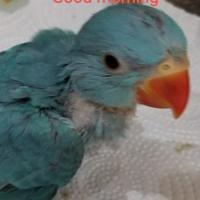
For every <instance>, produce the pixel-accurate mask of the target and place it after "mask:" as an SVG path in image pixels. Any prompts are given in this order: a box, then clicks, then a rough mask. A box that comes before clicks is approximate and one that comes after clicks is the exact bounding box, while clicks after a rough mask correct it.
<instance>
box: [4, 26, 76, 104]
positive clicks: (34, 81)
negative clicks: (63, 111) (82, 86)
mask: <svg viewBox="0 0 200 200" xmlns="http://www.w3.org/2000/svg"><path fill="white" fill-rule="evenodd" d="M74 38H75V35H74V34H73V33H71V32H64V31H62V30H61V29H52V30H44V31H41V32H39V33H38V34H37V35H36V36H35V37H34V38H33V40H32V41H31V42H27V43H24V44H20V45H17V46H15V47H13V48H11V49H9V50H7V51H5V52H1V53H0V74H1V76H0V102H2V103H13V102H16V101H19V100H21V101H22V100H24V101H25V100H31V103H32V105H35V106H40V107H41V106H45V107H48V106H50V104H53V102H52V101H54V99H53V98H54V97H58V96H59V94H60V93H61V91H62V90H63V89H64V88H66V85H67V84H66V82H67V80H68V79H67V77H64V76H61V75H60V74H61V73H62V72H63V70H64V68H65V67H66V66H67V65H68V64H69V63H70V61H71V58H70V55H69V51H70V50H71V48H72V45H73V44H74Z"/></svg>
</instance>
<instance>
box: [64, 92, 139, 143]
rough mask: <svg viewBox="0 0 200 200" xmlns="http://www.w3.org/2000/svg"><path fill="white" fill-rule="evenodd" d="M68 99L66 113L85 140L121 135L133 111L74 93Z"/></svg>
mask: <svg viewBox="0 0 200 200" xmlns="http://www.w3.org/2000/svg"><path fill="white" fill-rule="evenodd" d="M69 99H70V100H69V102H66V105H67V108H68V109H67V111H66V113H67V114H66V115H68V116H69V117H70V118H71V119H72V121H73V123H74V125H75V128H76V129H77V130H78V133H80V134H81V135H82V137H83V138H84V141H86V142H88V141H93V140H97V139H112V138H114V137H118V136H122V135H123V134H124V132H125V129H126V128H127V127H128V124H129V121H130V120H131V119H132V117H133V116H134V112H135V109H117V108H106V107H104V106H101V105H97V104H94V103H91V102H89V101H86V100H84V99H82V98H80V97H79V96H78V95H75V94H71V95H70V98H69ZM69 105H70V106H69Z"/></svg>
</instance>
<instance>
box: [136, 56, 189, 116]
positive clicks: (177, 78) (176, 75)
mask: <svg viewBox="0 0 200 200" xmlns="http://www.w3.org/2000/svg"><path fill="white" fill-rule="evenodd" d="M188 67H189V62H188V59H187V57H185V58H184V59H183V60H182V61H179V62H177V61H174V60H173V59H171V58H170V59H168V60H167V61H165V62H164V63H162V64H161V65H159V66H158V67H157V68H156V70H155V71H154V73H153V75H152V76H151V77H149V78H148V79H146V80H144V82H143V83H142V85H139V86H138V88H137V101H138V103H140V104H144V105H147V106H151V107H154V108H171V109H172V111H173V114H174V117H175V118H178V117H180V116H181V114H182V113H183V111H184V110H185V108H186V105H187V102H188V98H189V90H190V86H189V85H190V84H189V72H188Z"/></svg>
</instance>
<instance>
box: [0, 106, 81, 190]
mask: <svg viewBox="0 0 200 200" xmlns="http://www.w3.org/2000/svg"><path fill="white" fill-rule="evenodd" d="M0 116H1V117H0V183H8V184H12V185H14V186H15V187H17V188H22V189H26V188H30V187H37V186H47V185H57V186H63V185H65V184H66V183H68V182H69V181H70V180H71V178H72V177H73V175H74V174H75V173H76V171H77V169H78V168H79V167H80V164H81V162H82V159H83V155H84V145H83V143H82V139H81V136H80V135H79V134H78V133H77V132H76V130H75V129H74V128H73V124H72V123H71V122H70V120H69V119H67V118H64V117H62V116H60V115H59V114H58V113H56V111H54V110H40V109H38V108H31V107H30V106H29V105H24V104H22V105H17V106H16V105H8V106H0Z"/></svg>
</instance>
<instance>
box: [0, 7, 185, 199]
mask: <svg viewBox="0 0 200 200" xmlns="http://www.w3.org/2000/svg"><path fill="white" fill-rule="evenodd" d="M111 16H112V17H111ZM134 19H135V20H134ZM126 20H127V21H126ZM125 21H126V23H125ZM110 24H112V25H113V26H110ZM171 26H172V27H171ZM146 29H147V30H148V32H149V34H148V36H147V37H145V34H144V31H145V30H146ZM144 40H145V43H144ZM150 47H151V51H147V48H150ZM185 51H186V41H185V37H184V35H183V33H182V31H181V30H180V29H179V27H178V26H177V25H176V24H175V23H174V22H173V21H172V20H171V19H170V18H169V17H167V16H166V15H165V14H164V13H162V12H160V11H157V10H154V9H152V8H148V7H146V6H142V5H138V6H136V5H117V6H111V7H109V8H107V9H105V10H104V11H102V12H100V13H99V14H96V15H95V16H93V17H92V19H91V20H90V21H89V22H88V23H86V24H85V26H83V28H82V29H81V31H80V32H79V33H78V34H77V35H75V34H74V33H71V32H65V31H62V30H60V29H52V30H44V31H41V32H40V33H38V34H37V35H36V36H35V37H34V38H33V40H32V41H31V42H28V43H24V44H21V45H18V46H15V47H13V48H11V49H9V50H8V51H5V52H2V53H1V54H0V74H1V76H0V116H1V117H0V199H3V200H19V199H20V200H50V199H52V198H53V196H54V195H55V193H56V191H57V189H58V188H59V187H62V186H64V185H65V184H67V183H69V182H70V180H71V179H72V177H73V176H74V175H75V173H76V172H77V170H78V169H79V167H80V165H81V162H82V159H83V157H84V150H85V146H86V145H87V144H88V143H89V142H90V141H96V140H97V139H106V138H108V139H111V138H113V137H116V136H117V135H123V133H124V131H125V129H126V127H127V124H128V121H129V119H130V118H131V117H132V116H133V113H134V111H135V106H136V101H137V99H136V96H137V95H136V86H137V85H139V84H140V83H141V82H142V81H143V80H144V79H145V78H147V77H149V76H151V74H152V73H153V72H154V69H155V66H157V65H159V64H160V63H162V62H163V60H165V58H166V55H168V54H171V55H174V56H176V58H177V59H181V58H182V55H183V54H184V53H185ZM169 52H170V53H169ZM181 72H182V70H181ZM169 74H170V73H169ZM184 80H185V79H184ZM148 95H150V94H148ZM145 98H147V97H146V96H145ZM184 98H186V97H184ZM143 101H144V98H143ZM151 101H152V99H151ZM143 103H144V102H143ZM154 104H159V105H157V106H162V105H161V103H160V102H153V101H152V102H151V105H154ZM165 106H166V105H165ZM183 107H184V105H183V106H182V109H183ZM179 112H181V111H179Z"/></svg>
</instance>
